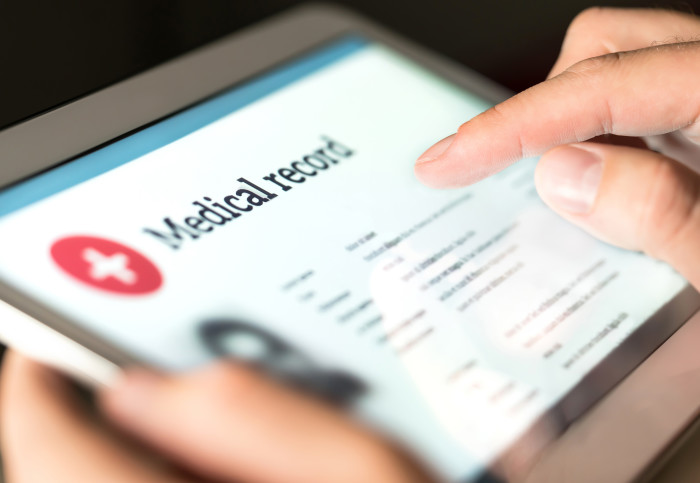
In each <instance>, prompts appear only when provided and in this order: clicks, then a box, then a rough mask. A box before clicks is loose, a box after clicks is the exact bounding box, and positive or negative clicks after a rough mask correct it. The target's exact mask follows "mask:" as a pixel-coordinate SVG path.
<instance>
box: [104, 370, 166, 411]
mask: <svg viewBox="0 0 700 483" xmlns="http://www.w3.org/2000/svg"><path fill="white" fill-rule="evenodd" d="M162 381H163V378H162V377H161V376H160V375H158V374H156V373H154V372H151V371H147V370H144V369H131V370H128V371H127V372H125V373H124V374H123V375H122V376H121V377H120V378H119V379H118V380H117V382H116V383H115V385H114V386H113V387H111V388H110V389H108V391H107V394H106V396H107V404H108V406H109V409H110V410H112V411H113V412H116V413H117V414H118V415H119V416H121V417H126V418H129V419H131V418H133V417H135V416H136V415H138V414H139V413H141V412H143V409H144V408H145V407H147V406H148V405H149V403H150V402H151V401H152V400H153V398H154V395H155V393H156V392H157V391H158V389H159V387H160V386H161V384H162Z"/></svg>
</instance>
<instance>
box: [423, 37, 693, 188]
mask: <svg viewBox="0 0 700 483" xmlns="http://www.w3.org/2000/svg"><path fill="white" fill-rule="evenodd" d="M698 60H700V43H698V42H688V43H684V44H670V45H663V46H657V47H651V48H647V49H642V50H636V51H631V52H622V53H616V54H609V55H604V56H601V57H595V58H592V59H587V60H584V61H582V62H579V63H577V64H575V65H574V66H572V67H571V68H569V69H567V70H566V71H565V72H563V73H562V74H560V75H558V76H556V77H553V78H551V79H549V80H547V81H545V82H542V83H541V84H538V85H536V86H534V87H531V88H530V89H528V90H526V91H524V92H522V93H520V94H518V95H516V96H514V97H512V98H510V99H508V100H507V101H505V102H503V103H501V104H499V105H497V106H494V107H493V108H491V109H489V110H487V111H485V112H483V113H482V114H480V115H478V116H476V117H475V118H473V119H472V120H470V121H468V122H466V123H465V124H463V125H462V126H460V128H459V130H458V131H457V133H456V135H455V136H454V137H452V138H447V139H446V140H443V141H442V142H441V143H438V145H435V146H433V147H432V148H430V149H428V151H426V152H425V153H424V154H423V156H421V157H420V158H419V159H418V161H417V162H416V168H415V170H416V175H417V176H418V177H419V179H421V181H423V182H424V183H425V184H427V185H429V186H433V187H439V188H448V187H458V186H464V185H468V184H471V183H474V182H476V181H478V180H480V179H483V178H485V177H487V176H489V175H491V174H494V173H496V172H498V171H500V170H502V169H503V168H505V167H507V166H509V165H510V164H512V163H514V162H515V161H517V160H519V159H521V158H523V157H527V156H536V155H539V154H542V153H543V152H545V151H547V150H548V149H550V148H552V147H554V146H557V145H560V144H566V143H572V142H580V141H584V140H587V139H590V138H593V137H595V136H598V135H601V134H618V135H622V136H646V135H653V134H663V133H666V132H671V131H675V130H677V129H679V128H682V127H685V126H688V125H690V124H692V123H694V122H695V120H696V119H697V117H698V114H699V113H698V111H699V109H698V107H699V106H700V92H698V91H697V89H695V87H694V83H695V81H694V79H695V78H697V75H698V73H700V72H698V71H700V67H698V66H699V65H700V63H699V62H698ZM446 144H448V145H447V146H446Z"/></svg>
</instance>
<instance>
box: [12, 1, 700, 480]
mask: <svg viewBox="0 0 700 483" xmlns="http://www.w3.org/2000/svg"><path fill="white" fill-rule="evenodd" d="M506 95H507V93H506V92H505V91H504V90H503V89H501V88H499V87H497V86H495V85H493V84H492V83H490V82H488V81H486V80H484V79H482V78H481V77H479V76H477V75H476V74H474V73H470V72H467V71H465V70H464V69H461V68H457V67H455V66H453V65H451V64H450V63H449V62H446V61H444V60H441V59H439V58H438V57H437V56H435V55H433V54H430V53H427V52H425V51H424V50H423V49H421V48H419V47H416V46H414V45H412V44H411V43H409V42H407V41H404V40H401V39H398V38H396V37H394V36H393V35H391V34H388V33H386V32H384V31H382V30H381V29H379V28H377V27H375V26H373V25H371V24H370V23H369V22H367V21H364V20H362V19H358V18H357V17H355V16H354V15H352V14H349V13H346V12H342V11H338V10H335V9H329V8H324V7H314V8H305V9H301V10H298V11H295V12H292V13H289V14H287V15H285V16H283V17H280V18H278V19H276V20H274V21H271V22H268V23H267V24H264V25H262V26H258V27H256V28H254V29H252V30H249V31H247V32H244V33H242V34H238V35H235V36H233V37H231V38H228V39H224V40H222V41H220V42H218V43H216V44H213V45H212V46H209V47H206V48H204V49H202V50H199V51H196V52H194V53H192V54H189V55H187V56H184V57H183V58H181V59H178V60H176V61H174V62H171V63H169V64H166V65H164V66H161V67H159V68H157V69H154V70H153V71H150V72H147V73H145V74H143V75H140V76H137V77H135V78H133V79H130V80H128V81H126V82H124V83H121V84H118V85H116V86H113V87H111V88H109V89H106V90H104V91H102V92H98V93H96V94H93V95H91V96H88V97H86V98H85V99H81V100H78V101H76V102H74V103H72V104H70V105H67V106H64V107H62V108H60V109H58V110H56V111H53V112H51V113H48V114H45V115H43V116H41V117H39V118H37V119H34V120H31V121H29V122H26V123H24V124H21V125H18V126H15V127H13V128H11V129H8V130H6V131H3V132H2V133H0V145H1V146H2V151H3V153H8V154H9V155H6V156H4V160H3V164H2V167H1V170H2V171H0V179H1V180H2V187H1V189H0V239H2V241H3V244H2V245H3V250H2V252H1V253H0V297H1V298H2V299H3V300H4V301H5V302H6V303H7V304H9V305H10V306H12V307H14V308H15V309H16V310H19V311H21V312H22V313H24V314H26V317H25V318H24V319H22V320H18V321H17V322H15V323H14V324H13V327H9V326H8V324H5V325H4V326H3V329H2V333H3V335H4V337H5V338H6V339H7V340H8V341H9V342H10V343H13V341H17V342H16V343H18V344H20V345H21V347H22V348H23V349H25V350H28V351H30V352H34V353H36V352H37V347H38V346H36V345H34V346H33V343H32V341H31V337H26V331H27V330H30V329H29V327H30V326H31V327H33V329H31V330H36V328H37V327H41V328H43V329H46V330H50V331H52V332H51V333H52V334H54V335H56V334H58V336H57V337H54V344H57V345H53V346H51V347H50V348H48V349H47V348H46V347H42V349H41V352H43V354H44V355H46V354H50V355H51V356H52V357H53V359H55V360H58V361H59V363H60V360H61V359H62V358H66V359H67V358H68V357H70V355H69V352H71V351H72V350H73V349H68V347H72V348H75V347H76V346H79V347H81V348H83V349H84V350H85V351H87V352H83V354H85V353H88V354H90V356H89V357H90V358H88V356H83V357H84V358H83V359H82V362H81V363H80V364H76V365H79V366H80V369H81V370H82V371H83V373H86V374H88V375H89V376H91V377H92V378H93V379H95V380H102V381H105V382H107V381H106V377H107V376H105V370H106V369H105V368H110V367H112V368H113V367H122V366H125V365H133V364H146V365H149V366H153V367H156V368H159V369H163V370H169V371H179V370H186V369H190V368H194V367H197V366H200V365H202V364H206V363H207V362H210V361H211V360H213V359H215V358H219V357H230V358H233V359H237V360H244V361H248V362H250V363H252V364H256V365H258V366H259V367H261V369H262V370H265V371H267V372H269V373H270V374H272V375H273V376H275V377H279V378H281V379H284V380H287V381H289V382H291V383H294V384H296V385H298V386H300V387H303V388H304V389H306V390H308V391H310V392H312V393H314V394H317V395H318V396H319V397H323V398H327V399H329V400H331V401H333V402H334V403H337V404H341V405H344V406H346V407H347V408H348V410H350V411H353V412H355V413H356V414H357V415H358V416H359V417H361V418H362V419H364V420H365V421H367V422H369V423H371V424H373V425H374V426H376V427H377V428H378V429H379V430H381V431H384V432H386V433H388V434H390V435H391V436H393V437H395V438H397V439H399V440H400V441H402V442H403V443H404V444H405V445H406V446H408V447H409V449H411V450H413V451H414V452H415V453H416V454H418V455H420V457H422V458H424V459H425V460H426V461H427V462H428V464H430V465H432V466H433V467H434V468H436V469H437V470H438V471H439V472H440V474H442V475H443V476H444V477H445V478H446V479H448V480H451V481H479V480H482V481H486V480H488V479H489V478H492V477H493V475H492V473H493V470H494V468H495V467H496V465H495V463H496V462H497V461H499V460H503V461H505V460H506V459H505V458H504V457H505V455H507V454H508V453H509V452H510V453H513V452H514V451H516V449H517V448H518V447H521V448H523V447H525V448H527V451H528V452H529V453H533V454H536V453H537V451H535V450H536V449H538V448H540V447H544V446H545V444H543V443H542V442H543V441H550V440H551V438H552V437H553V435H555V434H558V433H559V432H561V431H562V430H563V429H564V428H565V427H566V425H568V424H569V423H570V422H571V421H572V420H574V419H575V418H577V417H578V416H580V415H581V414H582V413H583V412H584V411H585V410H586V409H587V408H589V407H590V406H591V405H592V404H593V403H594V402H595V401H597V400H598V399H600V398H601V397H602V396H603V395H604V394H605V393H606V392H607V391H609V390H610V389H611V388H612V387H613V386H614V385H615V384H616V383H618V382H619V381H620V380H621V379H622V378H623V377H624V376H625V375H626V374H627V373H629V372H630V371H631V370H632V369H633V368H634V367H635V366H636V365H638V364H639V363H640V362H641V361H643V360H644V359H645V358H647V357H648V356H649V355H650V354H651V352H652V351H654V350H655V349H656V348H657V347H658V346H659V345H661V344H662V343H663V341H664V340H666V339H667V338H668V337H669V336H670V335H671V334H672V333H673V332H674V331H675V330H676V329H678V328H679V327H680V326H681V325H682V324H683V323H684V322H685V321H686V320H687V319H688V318H689V317H690V316H691V315H692V314H693V313H694V312H695V311H696V310H697V308H698V305H699V303H700V299H699V297H698V294H697V293H696V292H695V291H693V290H692V289H691V288H690V287H689V286H688V284H687V283H686V281H685V280H684V279H683V278H681V277H680V276H679V275H678V274H677V273H676V272H674V271H673V270H672V269H671V268H670V267H668V266H667V265H665V264H663V263H661V262H658V261H656V260H653V259H651V258H648V257H646V256H644V255H643V254H640V253H633V252H629V251H624V250H621V249H617V248H615V247H612V246H609V245H606V244H604V243H602V242H600V241H597V240H596V239H594V238H592V237H590V236H588V235H587V234H585V233H584V232H582V231H581V230H579V229H578V228H575V227H573V226H572V225H570V224H568V223H567V222H565V221H563V220H562V219H560V218H559V217H558V216H557V215H556V214H554V213H553V212H552V211H550V210H549V209H548V208H547V207H546V206H545V205H544V204H543V203H542V202H541V201H540V200H539V198H538V197H537V194H536V192H535V189H534V185H533V168H534V165H535V163H536V160H534V159H526V160H523V161H521V162H519V163H517V164H515V165H514V166H512V167H510V168H508V169H506V170H504V171H502V172H500V173H499V174H497V175H496V176H494V177H492V178H490V179H487V180H485V181H482V182H480V183H478V184H475V185H473V186H470V187H467V188H464V189H459V190H450V191H437V190H432V189H429V188H427V187H424V186H422V185H421V184H420V183H419V182H418V181H417V180H416V179H415V177H414V175H413V169H412V167H413V163H414V161H415V159H416V158H417V157H418V155H420V153H421V152H422V151H423V150H424V149H425V148H426V147H427V146H429V145H430V144H431V143H432V142H434V141H436V140H437V139H439V138H440V137H442V136H445V135H446V134H449V133H450V132H452V130H454V128H455V126H457V125H459V123H460V122H463V121H464V120H465V119H468V118H470V117H472V116H474V115H476V114H478V113H479V112H481V111H483V110H485V109H488V108H489V107H490V106H491V105H493V104H494V103H495V102H498V101H499V100H501V99H503V98H504V96H506ZM533 122H537V120H536V119H535V120H533ZM493 142H498V139H494V140H493ZM468 163H469V160H465V169H468ZM22 330H25V337H24V339H21V337H22V336H21V335H18V332H21V331H22ZM46 330H44V331H43V333H44V334H45V333H46ZM13 337H14V339H13ZM20 339H21V341H20ZM66 340H68V341H70V344H73V345H72V346H70V344H66V343H65V341H66ZM56 341H63V342H56ZM61 343H62V344H63V345H60V344H61ZM543 428H544V429H543ZM519 445H520V446H519ZM523 445H524V446H523ZM516 460H517V458H516Z"/></svg>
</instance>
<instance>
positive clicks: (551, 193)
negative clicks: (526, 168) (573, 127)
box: [540, 146, 603, 215]
mask: <svg viewBox="0 0 700 483" xmlns="http://www.w3.org/2000/svg"><path fill="white" fill-rule="evenodd" d="M542 161H543V165H542V171H541V174H540V191H541V192H543V193H542V194H543V196H544V198H545V199H546V201H547V202H549V203H551V204H552V205H554V207H556V208H559V209H561V210H564V211H567V212H569V213H573V214H579V215H580V214H586V213H589V212H590V211H591V209H592V208H593V203H595V199H596V196H597V194H598V186H599V185H600V179H601V177H602V175H603V160H602V159H601V158H600V157H599V156H598V155H597V154H595V153H593V152H591V151H587V150H585V149H581V148H577V147H574V146H564V147H561V148H557V149H556V150H554V151H553V152H552V153H551V154H547V155H545V157H544V158H543V160H542Z"/></svg>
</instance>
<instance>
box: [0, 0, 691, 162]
mask: <svg viewBox="0 0 700 483" xmlns="http://www.w3.org/2000/svg"><path fill="white" fill-rule="evenodd" d="M298 3H300V2H298V1H295V0H268V1H255V0H247V1H240V0H179V1H176V0H63V1H56V0H40V1H32V0H0V128H2V127H5V126H9V125H11V124H14V123H16V122H18V121H20V120H22V119H26V118H28V117H31V116H33V115H35V114H37V113H40V112H42V111H45V110H47V109H50V108H52V107H55V106H57V105H60V104H62V103H65V102H67V101H69V100H71V99H74V98H76V97H79V96H82V95H85V94H86V93H89V92H91V91H94V90H96V89H99V88H100V87H104V86H106V85H109V84H111V83H114V82H116V81H119V80H120V79H124V78H125V77H128V76H129V75H131V74H134V73H136V72H139V71H142V70H144V69H147V68H149V67H152V66H154V65H156V64H158V63H160V62H163V61H165V60H167V59H170V58H172V57H175V56H177V55H178V54H181V53H183V52H185V51H187V50H190V49H193V48H195V47H197V46H200V45H203V44H205V43H207V42H208V41H211V40H213V39H216V38H218V37H221V36H223V35H225V34H227V33H230V32H233V31H235V30H237V29H240V28H242V27H245V26H248V25H251V24H252V23H254V22H256V21H257V20H260V19H263V18H265V17H267V16H269V15H272V14H274V13H276V12H279V11H281V10H284V9H286V8H289V7H291V6H294V5H296V4H298ZM336 3H338V4H341V5H346V6H349V7H351V8H353V9H355V10H357V11H359V12H361V13H364V14H365V15H366V16H368V17H370V18H373V19H375V20H377V21H379V22H381V23H383V24H385V25H387V26H388V27H391V28H392V29H394V30H396V31H398V32H400V33H402V34H404V35H405V36H408V37H410V38H412V39H414V40H417V41H419V42H421V43H423V44H425V45H427V46H429V47H431V48H433V49H435V50H437V51H439V52H442V53H443V54H446V55H447V56H449V57H452V58H453V59H455V60H457V61H459V62H461V63H464V64H466V65H468V66H470V67H472V68H474V69H476V70H477V71H479V72H481V73H483V74H485V75H486V76H488V77H491V78H493V79H495V80H497V81H499V82H501V83H502V84H505V85H506V86H508V87H510V88H511V89H513V90H516V91H517V90H522V89H524V88H526V87H528V86H530V85H532V84H533V83H535V82H538V81H540V80H541V79H542V78H543V77H544V76H545V75H546V73H547V71H548V69H549V67H550V66H551V65H552V63H553V62H554V60H555V59H556V56H557V53H558V51H559V45H560V44H561V40H562V39H563V37H564V33H565V31H566V27H567V25H568V23H569V22H570V21H571V19H572V18H573V17H574V16H575V15H576V13H577V12H579V11H581V10H583V9H584V8H586V7H588V6H591V5H595V4H596V3H593V2H591V1H586V0H558V1H557V0H549V1H546V0H503V1H474V0H461V1H457V0H432V1H428V0H398V1H397V0H394V1H391V0H354V1H350V0H344V1H339V2H336ZM597 4H598V5H601V4H605V5H615V6H647V7H655V8H674V9H677V10H683V11H693V10H695V11H700V0H694V1H690V2H676V1H667V2H658V1H657V2H644V1H621V2H598V3H597ZM0 155H1V153H0Z"/></svg>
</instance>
